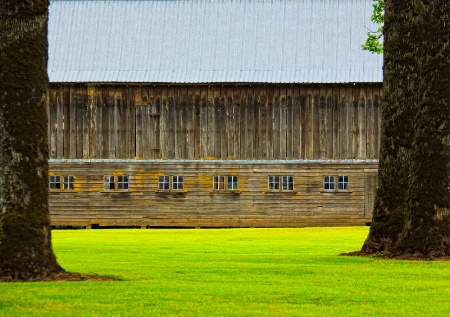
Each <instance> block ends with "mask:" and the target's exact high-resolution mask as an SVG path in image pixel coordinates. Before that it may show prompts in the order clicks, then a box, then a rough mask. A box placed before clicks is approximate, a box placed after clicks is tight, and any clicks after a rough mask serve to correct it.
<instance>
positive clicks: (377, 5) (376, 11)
mask: <svg viewBox="0 0 450 317" xmlns="http://www.w3.org/2000/svg"><path fill="white" fill-rule="evenodd" d="M373 2H374V3H373V4H372V7H373V14H372V17H371V20H372V22H373V23H375V24H376V25H377V26H378V28H377V29H376V31H369V32H367V39H366V42H365V43H364V44H363V45H362V48H363V50H366V51H369V52H372V53H377V54H381V53H382V52H383V42H382V37H383V28H384V0H373Z"/></svg>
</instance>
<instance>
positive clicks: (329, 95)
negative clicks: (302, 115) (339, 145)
mask: <svg viewBox="0 0 450 317" xmlns="http://www.w3.org/2000/svg"><path fill="white" fill-rule="evenodd" d="M325 116H326V123H327V125H326V130H325V131H326V147H325V153H326V154H325V158H326V159H333V158H334V153H333V149H334V141H335V140H334V133H333V132H334V127H333V124H334V104H333V87H332V86H326V88H325Z"/></svg>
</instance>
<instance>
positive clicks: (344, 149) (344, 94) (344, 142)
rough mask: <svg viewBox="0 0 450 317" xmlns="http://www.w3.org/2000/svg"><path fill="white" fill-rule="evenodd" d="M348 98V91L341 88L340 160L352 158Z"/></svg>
mask: <svg viewBox="0 0 450 317" xmlns="http://www.w3.org/2000/svg"><path fill="white" fill-rule="evenodd" d="M348 98H349V96H348V89H346V87H341V88H340V90H339V158H341V159H349V158H350V157H349V155H348V153H349V151H348V148H349V146H348V145H349V139H350V140H351V135H349V134H348V133H349V131H348V130H349V129H348V126H349V123H348V117H347V114H348V111H347V108H348V107H347V104H348V103H349V100H348Z"/></svg>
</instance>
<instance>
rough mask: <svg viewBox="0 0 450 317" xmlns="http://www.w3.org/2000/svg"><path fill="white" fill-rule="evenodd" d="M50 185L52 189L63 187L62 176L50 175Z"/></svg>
mask: <svg viewBox="0 0 450 317" xmlns="http://www.w3.org/2000/svg"><path fill="white" fill-rule="evenodd" d="M49 187H50V189H61V176H60V175H52V176H49Z"/></svg>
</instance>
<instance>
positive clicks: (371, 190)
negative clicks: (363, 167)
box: [364, 172, 378, 219]
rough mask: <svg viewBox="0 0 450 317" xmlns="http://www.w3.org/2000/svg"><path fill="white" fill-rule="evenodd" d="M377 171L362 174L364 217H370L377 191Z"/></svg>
mask: <svg viewBox="0 0 450 317" xmlns="http://www.w3.org/2000/svg"><path fill="white" fill-rule="evenodd" d="M377 179H378V176H377V173H375V172H373V173H365V176H364V217H365V218H370V219H371V218H372V216H373V207H374V205H375V198H376V192H377V189H376V188H377Z"/></svg>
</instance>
